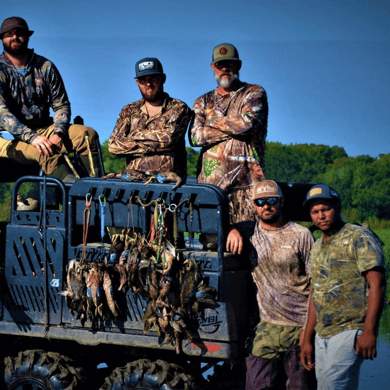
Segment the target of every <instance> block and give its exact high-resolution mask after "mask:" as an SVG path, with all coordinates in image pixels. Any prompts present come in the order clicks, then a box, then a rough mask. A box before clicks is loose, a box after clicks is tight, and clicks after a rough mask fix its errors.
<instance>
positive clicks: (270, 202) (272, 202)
mask: <svg viewBox="0 0 390 390" xmlns="http://www.w3.org/2000/svg"><path fill="white" fill-rule="evenodd" d="M278 203H279V198H268V199H256V200H255V204H256V206H259V207H264V206H265V205H266V204H267V205H268V206H275V205H276V204H278Z"/></svg>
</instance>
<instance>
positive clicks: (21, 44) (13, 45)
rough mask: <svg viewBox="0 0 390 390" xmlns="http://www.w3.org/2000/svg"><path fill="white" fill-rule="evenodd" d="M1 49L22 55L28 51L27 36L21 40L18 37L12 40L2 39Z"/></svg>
mask: <svg viewBox="0 0 390 390" xmlns="http://www.w3.org/2000/svg"><path fill="white" fill-rule="evenodd" d="M3 49H4V51H5V52H6V53H8V54H11V55H16V56H17V55H22V54H25V53H26V52H27V51H28V38H26V39H25V40H24V41H21V40H20V39H19V38H18V37H17V38H15V39H12V41H9V42H6V41H5V40H3Z"/></svg>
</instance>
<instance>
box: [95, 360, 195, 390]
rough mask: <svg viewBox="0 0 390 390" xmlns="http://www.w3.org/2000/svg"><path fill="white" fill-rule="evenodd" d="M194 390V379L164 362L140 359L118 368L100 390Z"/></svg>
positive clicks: (181, 369) (176, 366)
mask: <svg viewBox="0 0 390 390" xmlns="http://www.w3.org/2000/svg"><path fill="white" fill-rule="evenodd" d="M131 389H137V390H193V389H195V381H194V377H193V376H192V375H190V374H186V372H185V370H184V369H183V368H182V367H180V366H178V365H176V364H173V363H167V362H165V361H164V360H157V361H155V362H152V361H150V360H148V359H139V360H136V361H134V362H130V363H127V364H126V366H125V367H117V368H116V369H115V370H114V371H113V372H112V374H111V375H110V376H109V377H108V378H106V379H105V383H104V385H103V386H102V387H101V388H100V390H131Z"/></svg>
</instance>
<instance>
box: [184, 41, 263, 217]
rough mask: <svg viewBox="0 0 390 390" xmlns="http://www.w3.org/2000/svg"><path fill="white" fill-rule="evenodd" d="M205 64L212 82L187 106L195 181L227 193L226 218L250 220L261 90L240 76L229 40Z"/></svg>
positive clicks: (257, 171)
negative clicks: (190, 114) (194, 153)
mask: <svg viewBox="0 0 390 390" xmlns="http://www.w3.org/2000/svg"><path fill="white" fill-rule="evenodd" d="M211 68H212V70H213V71H214V76H215V79H216V81H217V83H218V87H217V88H216V89H215V90H213V91H211V92H208V93H206V94H205V95H203V96H201V97H200V98H198V99H197V100H196V101H195V104H194V107H193V110H194V112H195V120H194V125H193V127H192V129H191V135H190V143H191V145H192V146H201V147H202V150H201V154H200V157H199V158H200V161H199V164H198V174H197V180H198V182H199V183H207V184H214V185H216V186H218V187H221V188H222V189H224V190H225V191H226V192H227V195H228V198H229V207H230V213H229V214H230V220H231V222H240V221H245V220H253V219H254V210H253V206H252V201H251V188H252V185H253V184H255V183H256V182H258V181H260V180H262V179H263V178H264V175H263V158H264V149H265V139H266V135H267V120H268V102H267V95H266V93H265V90H264V89H263V88H262V87H260V86H258V85H253V84H247V83H244V82H242V81H240V79H239V70H240V69H241V60H240V58H239V55H238V51H237V49H236V48H235V47H234V46H233V45H231V44H228V43H223V44H221V45H218V46H216V47H215V48H214V50H213V54H212V63H211Z"/></svg>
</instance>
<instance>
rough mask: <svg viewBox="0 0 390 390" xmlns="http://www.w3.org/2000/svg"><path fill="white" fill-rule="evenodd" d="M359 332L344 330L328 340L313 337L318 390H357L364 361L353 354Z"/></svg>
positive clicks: (359, 356)
mask: <svg viewBox="0 0 390 390" xmlns="http://www.w3.org/2000/svg"><path fill="white" fill-rule="evenodd" d="M361 332H362V331H361V330H346V331H344V332H341V333H339V334H336V335H335V336H332V337H330V338H328V339H322V338H320V337H319V336H318V335H316V337H315V363H316V376H317V381H318V390H357V388H358V385H359V372H360V366H361V364H362V362H363V360H364V358H363V357H362V356H361V355H356V354H355V343H356V340H357V338H358V337H359V335H360V334H361Z"/></svg>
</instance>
